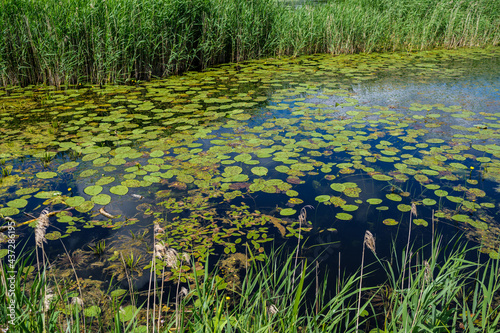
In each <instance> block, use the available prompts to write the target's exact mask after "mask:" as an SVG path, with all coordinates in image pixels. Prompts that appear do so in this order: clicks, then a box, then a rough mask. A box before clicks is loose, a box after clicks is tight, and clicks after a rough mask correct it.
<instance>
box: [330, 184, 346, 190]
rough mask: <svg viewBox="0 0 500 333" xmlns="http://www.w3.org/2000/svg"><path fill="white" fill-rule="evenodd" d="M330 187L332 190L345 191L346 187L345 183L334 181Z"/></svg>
mask: <svg viewBox="0 0 500 333" xmlns="http://www.w3.org/2000/svg"><path fill="white" fill-rule="evenodd" d="M330 187H331V188H332V190H334V191H337V192H343V191H344V190H345V189H346V187H345V185H344V184H339V183H333V184H331V185H330Z"/></svg>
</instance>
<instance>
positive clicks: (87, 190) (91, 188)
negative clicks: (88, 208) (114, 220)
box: [83, 185, 102, 196]
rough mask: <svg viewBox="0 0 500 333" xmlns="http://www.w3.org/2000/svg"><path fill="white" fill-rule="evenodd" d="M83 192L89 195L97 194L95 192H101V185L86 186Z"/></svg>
mask: <svg viewBox="0 0 500 333" xmlns="http://www.w3.org/2000/svg"><path fill="white" fill-rule="evenodd" d="M83 192H85V193H86V194H88V195H90V196H94V195H97V194H99V193H101V192H102V186H100V185H92V186H87V187H86V188H85V189H84V190H83Z"/></svg>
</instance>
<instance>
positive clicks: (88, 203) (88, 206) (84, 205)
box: [75, 201, 94, 213]
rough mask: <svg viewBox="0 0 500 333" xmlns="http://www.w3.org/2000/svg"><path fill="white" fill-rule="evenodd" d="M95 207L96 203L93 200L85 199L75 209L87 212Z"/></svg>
mask: <svg viewBox="0 0 500 333" xmlns="http://www.w3.org/2000/svg"><path fill="white" fill-rule="evenodd" d="M92 208H94V203H93V202H92V201H85V202H84V203H82V204H81V205H79V206H76V207H75V209H76V210H77V211H79V212H80V213H86V212H88V211H90V210H92Z"/></svg>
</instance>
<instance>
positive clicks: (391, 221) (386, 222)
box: [382, 218, 399, 225]
mask: <svg viewBox="0 0 500 333" xmlns="http://www.w3.org/2000/svg"><path fill="white" fill-rule="evenodd" d="M382 223H383V224H385V225H397V224H399V222H398V221H396V220H395V219H391V218H389V219H385V220H384V221H382Z"/></svg>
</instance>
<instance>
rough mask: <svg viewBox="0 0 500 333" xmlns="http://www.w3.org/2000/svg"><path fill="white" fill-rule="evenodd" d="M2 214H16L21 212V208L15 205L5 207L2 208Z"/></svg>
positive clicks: (0, 212) (0, 211)
mask: <svg viewBox="0 0 500 333" xmlns="http://www.w3.org/2000/svg"><path fill="white" fill-rule="evenodd" d="M0 214H1V215H3V216H14V215H17V214H19V209H17V208H14V207H4V208H0Z"/></svg>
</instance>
